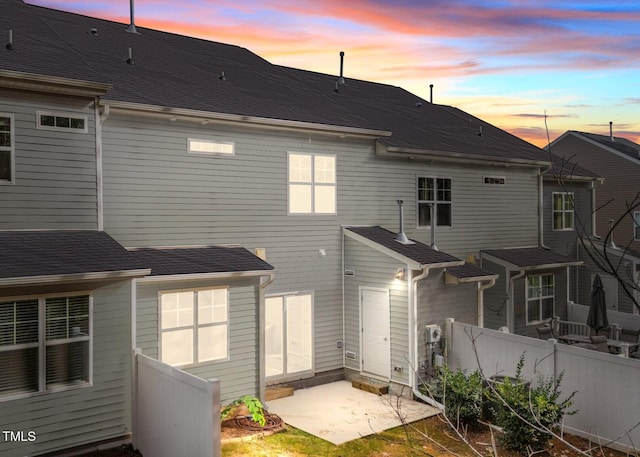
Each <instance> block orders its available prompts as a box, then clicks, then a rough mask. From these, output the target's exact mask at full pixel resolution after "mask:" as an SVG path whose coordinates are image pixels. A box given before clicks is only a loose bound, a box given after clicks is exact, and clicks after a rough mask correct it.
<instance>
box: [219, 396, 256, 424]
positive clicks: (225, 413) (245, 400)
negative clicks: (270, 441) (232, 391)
mask: <svg viewBox="0 0 640 457" xmlns="http://www.w3.org/2000/svg"><path fill="white" fill-rule="evenodd" d="M243 404H244V405H245V406H246V407H247V409H248V410H249V414H251V418H252V419H253V421H254V422H257V423H258V424H260V426H261V427H264V425H265V424H266V423H267V419H266V418H265V417H264V407H263V406H262V402H261V401H260V400H258V399H257V398H256V397H253V396H251V395H244V396H242V397H240V398H238V399H237V400H234V401H233V402H231V403H229V404H228V405H227V406H225V408H224V409H223V410H222V412H221V413H220V417H221V419H222V420H224V419H226V418H227V417H229V416H230V415H231V413H232V412H233V411H235V410H236V408H237V407H238V406H240V405H243Z"/></svg>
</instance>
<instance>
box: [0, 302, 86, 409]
mask: <svg viewBox="0 0 640 457" xmlns="http://www.w3.org/2000/svg"><path fill="white" fill-rule="evenodd" d="M74 297H88V299H89V308H88V310H89V316H88V318H89V321H88V330H89V334H88V335H81V336H77V337H70V338H65V339H55V340H49V341H47V338H46V336H47V335H46V332H47V320H46V319H47V318H46V301H47V300H48V299H54V298H74ZM28 300H37V302H38V341H37V342H34V343H21V344H13V345H11V346H0V351H3V352H4V351H12V350H13V351H15V350H20V349H27V348H35V347H37V348H38V366H37V370H38V373H37V374H38V389H37V390H35V391H31V392H18V393H12V394H6V395H4V394H0V403H1V402H4V401H9V400H16V399H19V398H28V397H33V396H37V395H43V394H47V393H51V392H61V391H65V390H71V389H78V388H84V387H91V386H92V385H93V296H92V295H91V292H89V291H82V292H73V293H58V294H47V295H31V296H19V297H3V298H1V299H0V303H11V302H19V301H28ZM81 341H88V360H87V364H88V366H87V367H86V369H87V381H80V382H78V381H73V382H71V383H69V384H59V385H55V386H52V387H47V372H46V366H47V365H46V350H47V347H51V346H55V345H59V344H69V343H73V342H81Z"/></svg>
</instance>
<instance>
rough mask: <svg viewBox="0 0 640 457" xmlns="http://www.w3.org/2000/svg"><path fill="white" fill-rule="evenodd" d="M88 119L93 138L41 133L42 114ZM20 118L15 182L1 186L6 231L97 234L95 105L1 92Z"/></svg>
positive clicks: (1, 106) (4, 106) (0, 104)
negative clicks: (91, 231) (39, 119)
mask: <svg viewBox="0 0 640 457" xmlns="http://www.w3.org/2000/svg"><path fill="white" fill-rule="evenodd" d="M37 111H53V112H56V113H58V112H61V113H70V114H75V115H83V116H87V120H88V132H87V133H77V132H64V131H50V130H43V129H38V128H36V120H37V119H36V112H37ZM0 112H4V113H12V114H13V115H14V121H15V124H14V128H15V148H14V150H15V163H14V167H15V181H14V184H7V185H0V216H1V217H0V230H22V229H96V228H97V214H98V213H97V184H96V174H97V171H96V170H97V168H96V135H95V122H94V110H93V106H92V102H91V101H90V100H82V99H71V98H63V97H57V96H47V97H46V98H45V97H42V96H36V95H28V94H26V93H20V96H19V97H16V95H15V92H14V93H11V92H9V91H6V90H0Z"/></svg>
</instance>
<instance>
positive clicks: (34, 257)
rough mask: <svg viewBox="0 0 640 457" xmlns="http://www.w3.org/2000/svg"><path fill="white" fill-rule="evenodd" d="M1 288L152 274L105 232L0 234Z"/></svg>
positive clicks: (41, 231) (23, 232)
mask: <svg viewBox="0 0 640 457" xmlns="http://www.w3.org/2000/svg"><path fill="white" fill-rule="evenodd" d="M0 252H1V253H2V262H1V263H0V287H14V286H26V285H38V284H50V283H58V282H78V283H80V282H88V281H103V280H119V279H124V278H133V277H141V276H145V275H147V274H149V273H150V272H151V270H149V269H148V268H147V267H146V266H145V264H144V262H141V261H140V259H138V258H137V257H136V256H134V255H133V254H131V253H130V252H129V251H127V250H126V249H125V248H124V247H123V246H121V245H120V244H119V243H118V242H117V241H115V240H114V239H113V238H111V237H110V236H109V235H107V234H106V233H105V232H99V231H93V230H39V231H6V232H0Z"/></svg>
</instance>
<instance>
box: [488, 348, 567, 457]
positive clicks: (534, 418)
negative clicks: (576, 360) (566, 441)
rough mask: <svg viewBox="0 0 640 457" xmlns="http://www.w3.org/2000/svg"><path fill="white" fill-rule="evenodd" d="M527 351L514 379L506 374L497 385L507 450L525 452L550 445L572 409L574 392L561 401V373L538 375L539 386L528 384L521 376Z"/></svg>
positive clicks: (498, 415)
mask: <svg viewBox="0 0 640 457" xmlns="http://www.w3.org/2000/svg"><path fill="white" fill-rule="evenodd" d="M523 366H524V354H523V355H522V356H521V357H520V360H519V361H518V364H517V366H516V376H515V378H509V377H506V378H504V379H503V380H502V382H499V383H495V384H494V387H495V390H496V392H495V393H494V394H493V395H495V394H497V396H499V397H498V402H499V403H500V406H499V408H498V411H496V413H497V418H498V425H500V426H501V427H502V428H503V432H504V434H503V436H502V443H503V445H504V446H505V447H506V448H508V449H513V450H516V451H518V452H520V453H522V454H528V453H530V452H533V451H539V450H542V449H544V448H546V447H547V445H548V443H549V440H550V439H551V434H550V432H551V431H555V430H557V428H558V426H559V425H560V421H561V420H562V418H563V416H564V415H565V414H575V411H571V412H569V411H568V409H569V408H570V407H571V405H572V404H573V402H572V401H571V400H572V398H573V396H574V395H575V392H573V393H572V394H571V395H569V397H568V398H566V399H565V400H563V401H559V397H560V390H559V389H560V384H561V382H562V374H560V376H558V378H557V379H555V380H554V379H553V378H543V377H541V378H539V379H538V385H537V386H536V387H529V385H528V383H527V382H526V381H525V380H524V379H523V377H522V367H523Z"/></svg>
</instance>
